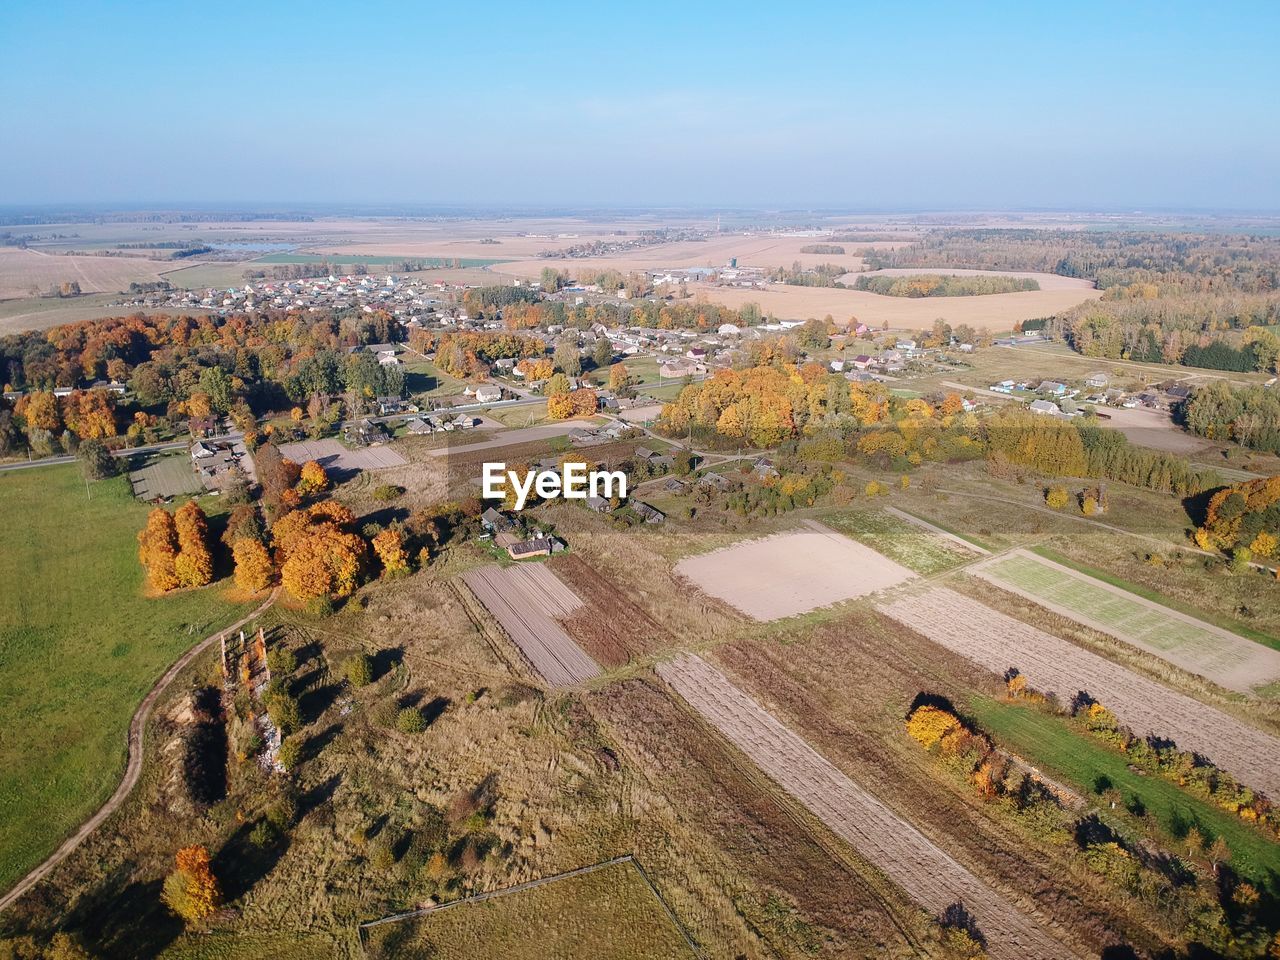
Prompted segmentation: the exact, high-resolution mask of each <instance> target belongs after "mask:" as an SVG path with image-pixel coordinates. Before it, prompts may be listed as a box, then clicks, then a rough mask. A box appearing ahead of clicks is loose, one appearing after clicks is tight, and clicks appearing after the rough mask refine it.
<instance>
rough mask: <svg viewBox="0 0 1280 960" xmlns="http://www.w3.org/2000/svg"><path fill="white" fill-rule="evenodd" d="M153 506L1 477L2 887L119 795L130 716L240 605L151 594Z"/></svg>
mask: <svg viewBox="0 0 1280 960" xmlns="http://www.w3.org/2000/svg"><path fill="white" fill-rule="evenodd" d="M146 512H147V511H146V508H145V507H144V506H142V505H141V504H139V503H137V502H136V501H135V500H134V499H133V497H132V496H131V495H130V491H129V483H128V480H127V478H125V477H116V478H114V479H112V480H109V481H103V482H100V483H97V484H94V486H93V488H92V491H91V492H87V491H86V488H85V484H84V481H83V480H82V479H81V478H80V474H79V470H78V469H77V468H76V467H75V466H58V467H47V468H44V469H42V470H30V471H19V472H17V473H6V474H3V475H0V513H3V514H4V516H5V517H7V518H16V517H22V518H23V522H22V523H21V524H18V523H12V522H6V523H4V524H2V525H0V575H2V576H3V577H4V579H5V582H6V583H7V584H10V585H11V586H12V587H13V588H12V589H5V590H3V591H0V665H3V671H0V728H3V729H4V731H5V736H4V739H3V741H0V808H3V810H4V812H5V814H4V817H3V818H0V888H5V889H7V888H8V886H9V884H10V883H11V882H12V881H13V880H15V879H16V878H17V877H19V876H21V874H22V873H24V872H25V871H26V870H27V869H28V868H30V867H31V866H34V865H35V863H36V862H38V861H39V860H40V859H41V858H42V857H43V856H44V855H45V854H47V853H48V852H49V851H50V850H52V849H53V848H54V847H55V846H56V845H57V843H58V842H59V841H60V840H61V839H62V836H63V835H64V834H66V833H68V832H69V831H70V830H71V829H72V828H73V827H75V826H76V825H77V824H79V823H80V821H82V820H83V819H85V818H86V817H87V816H88V814H89V813H90V812H92V811H93V810H95V809H96V808H97V806H98V805H99V804H100V803H101V802H102V801H103V800H104V799H105V798H106V797H107V796H108V795H109V794H110V793H111V791H112V790H113V789H114V787H115V784H116V781H117V779H118V777H119V774H120V771H121V769H122V768H123V765H124V738H125V731H126V729H127V727H128V724H129V717H130V715H131V714H132V713H133V709H134V707H135V706H136V705H137V703H138V701H139V700H141V699H142V696H143V694H144V693H145V692H146V691H147V689H148V688H149V687H150V686H151V684H152V683H153V682H154V681H155V679H156V678H158V677H159V676H160V675H161V674H162V673H163V672H164V669H165V667H167V666H168V665H169V664H170V663H172V662H173V661H174V660H176V659H177V658H178V656H179V655H180V654H181V653H182V652H183V651H184V650H185V649H186V648H187V647H190V646H192V645H194V644H195V643H196V642H197V641H199V640H200V639H202V638H203V637H204V636H205V635H207V634H208V633H210V632H211V631H212V630H214V629H216V628H217V626H218V625H219V624H225V623H230V622H231V621H233V620H234V619H236V612H237V611H239V610H241V609H243V608H242V607H241V606H238V605H237V604H234V603H231V602H229V601H228V600H226V599H225V598H224V597H223V596H222V595H221V594H220V592H219V591H218V590H216V589H214V590H202V591H196V592H183V593H176V594H173V595H170V596H166V597H161V598H155V599H152V598H148V597H146V596H144V595H143V589H142V580H143V576H142V570H141V569H140V568H139V566H138V562H137V556H136V554H137V546H136V540H135V539H134V537H135V534H136V533H137V531H138V529H139V528H140V527H141V526H142V523H143V519H144V518H145V516H146Z"/></svg>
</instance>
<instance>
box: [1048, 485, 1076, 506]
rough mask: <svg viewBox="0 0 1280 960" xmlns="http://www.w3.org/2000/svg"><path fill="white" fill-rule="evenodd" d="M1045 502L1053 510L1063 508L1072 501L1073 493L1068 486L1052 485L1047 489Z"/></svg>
mask: <svg viewBox="0 0 1280 960" xmlns="http://www.w3.org/2000/svg"><path fill="white" fill-rule="evenodd" d="M1044 502H1045V506H1047V507H1049V508H1050V509H1051V510H1061V509H1062V508H1063V507H1065V506H1066V505H1067V504H1068V503H1070V502H1071V495H1070V494H1069V493H1067V488H1066V487H1050V488H1049V489H1048V490H1046V491H1045V494H1044Z"/></svg>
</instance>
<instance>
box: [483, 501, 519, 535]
mask: <svg viewBox="0 0 1280 960" xmlns="http://www.w3.org/2000/svg"><path fill="white" fill-rule="evenodd" d="M480 523H481V525H482V526H483V527H484V528H485V529H486V530H488V531H489V532H490V533H501V532H503V531H504V530H514V529H515V526H516V522H515V521H514V520H512V519H511V518H510V517H508V516H507V515H506V514H505V513H503V512H502V511H501V510H495V509H494V508H493V507H486V508H485V511H484V512H483V513H482V514H480Z"/></svg>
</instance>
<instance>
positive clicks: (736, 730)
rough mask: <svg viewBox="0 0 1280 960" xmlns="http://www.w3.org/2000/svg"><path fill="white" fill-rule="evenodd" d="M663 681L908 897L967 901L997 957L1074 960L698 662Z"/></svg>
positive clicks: (675, 668) (687, 660) (938, 905)
mask: <svg viewBox="0 0 1280 960" xmlns="http://www.w3.org/2000/svg"><path fill="white" fill-rule="evenodd" d="M657 670H658V673H659V675H660V676H661V677H662V678H663V679H664V680H666V681H667V683H669V684H670V685H671V686H672V687H673V688H674V689H675V691H676V692H677V693H679V694H680V696H681V697H683V698H684V699H685V700H686V701H688V703H689V704H690V705H691V706H692V707H693V708H694V709H695V710H697V711H698V713H699V714H701V715H702V716H703V717H704V718H705V719H706V720H707V721H708V722H709V723H710V724H711V725H712V726H713V727H715V728H716V729H717V730H718V731H719V732H720V733H721V734H723V735H724V736H725V737H726V738H727V739H728V740H729V741H730V742H732V743H733V744H734V745H735V746H736V747H737V748H738V749H740V750H741V751H742V752H743V753H745V754H746V755H747V757H748V758H749V759H750V760H751V761H752V762H753V763H755V764H756V765H757V766H758V767H759V768H760V769H761V770H762V771H763V772H764V773H765V774H766V775H767V776H768V777H769V778H770V779H772V780H773V781H775V782H776V783H777V784H779V785H780V786H781V787H782V788H783V789H784V790H786V791H787V792H788V793H789V794H791V795H792V796H793V797H795V798H796V799H797V800H799V801H800V802H801V803H802V804H804V806H805V807H807V808H808V809H809V810H810V811H811V812H812V813H813V814H814V815H815V816H816V817H818V819H820V820H821V821H822V822H823V823H825V824H826V825H827V826H828V827H830V828H831V830H832V831H833V832H834V833H836V834H837V835H838V836H840V837H841V838H842V839H844V840H845V841H847V842H848V843H849V844H850V845H852V846H853V848H854V849H855V850H856V851H857V852H858V854H859V855H860V856H862V857H863V858H865V859H866V860H868V861H869V862H870V863H872V864H873V865H874V866H876V867H877V868H878V869H879V870H881V871H883V872H884V874H885V875H886V876H888V877H889V879H890V880H892V881H893V882H894V883H896V884H898V886H900V887H901V888H902V889H903V890H904V891H905V892H906V893H907V895H908V896H909V897H911V899H913V900H915V901H916V902H917V903H919V904H920V905H921V906H922V907H924V908H925V909H927V910H929V911H931V912H933V913H935V914H938V913H941V912H942V911H943V910H944V909H946V908H947V907H948V906H950V905H951V904H953V903H956V902H960V903H963V904H964V906H965V908H966V909H967V910H968V911H969V912H970V913H971V914H972V915H973V916H974V917H975V918H976V920H977V923H978V927H979V929H980V930H981V932H982V934H983V935H984V936H985V937H986V939H987V942H988V953H989V955H990V956H992V957H997V958H999V957H1007V958H1010V960H1014V958H1017V960H1021V958H1026V957H1037V958H1046V960H1047V958H1052V957H1070V956H1072V955H1073V954H1072V953H1071V952H1070V951H1069V950H1067V949H1066V948H1065V947H1064V946H1063V945H1062V944H1060V943H1058V942H1057V941H1056V940H1054V939H1053V938H1052V937H1050V936H1049V935H1048V934H1047V933H1046V932H1045V931H1044V930H1043V929H1042V928H1041V927H1040V926H1039V924H1037V923H1036V922H1035V921H1034V920H1032V919H1031V918H1030V917H1028V916H1026V915H1025V914H1024V913H1022V912H1021V911H1020V910H1019V909H1018V908H1016V907H1015V906H1013V905H1012V904H1011V903H1009V902H1008V901H1007V900H1006V899H1005V898H1004V897H1003V896H1001V895H1000V894H999V893H997V892H996V891H995V890H993V889H992V888H991V887H990V886H988V885H987V884H986V883H985V882H983V881H982V880H980V879H979V878H978V877H975V876H974V875H973V874H972V873H970V872H969V871H968V870H967V869H966V868H965V867H963V866H962V865H961V864H959V863H958V862H956V861H955V860H954V859H953V858H952V857H951V856H949V855H948V854H947V853H946V852H945V851H943V850H941V849H940V848H939V847H938V846H937V845H936V844H934V843H933V842H932V841H931V840H929V838H927V837H926V836H924V834H922V833H920V831H919V830H917V829H916V828H915V827H913V826H912V825H911V824H910V823H908V822H907V821H905V820H903V819H902V818H901V817H899V816H898V815H897V814H895V813H894V812H893V811H892V810H890V809H889V808H888V807H886V806H885V805H884V804H883V803H881V802H880V801H879V800H877V799H876V798H875V797H874V796H872V795H871V794H870V793H868V792H867V791H865V790H863V789H862V788H861V787H859V786H858V785H857V784H856V783H854V782H853V781H852V780H850V779H849V778H848V777H847V776H845V774H843V773H842V772H841V771H840V770H839V769H837V768H836V767H835V766H834V765H832V764H831V763H830V762H829V761H827V760H826V759H825V758H824V757H822V756H821V755H820V754H819V753H817V751H815V750H814V749H813V748H812V747H810V746H809V745H808V744H807V743H806V742H805V741H804V740H803V739H802V738H801V737H800V736H799V735H797V734H796V733H794V732H793V731H792V730H790V729H789V728H787V727H786V726H784V725H783V724H782V723H780V722H779V721H778V720H777V719H775V718H774V717H773V716H772V715H771V714H769V713H768V712H767V711H766V710H765V709H764V708H762V707H761V706H760V705H759V704H758V703H756V701H755V700H753V699H752V698H751V697H749V696H748V695H747V694H745V693H743V692H742V691H741V690H739V689H738V688H737V687H736V686H734V685H733V684H732V683H731V682H730V681H729V680H728V678H726V677H725V676H724V674H722V673H721V672H720V671H719V670H717V669H715V668H714V667H712V666H711V665H710V664H708V663H707V662H706V661H704V660H702V659H701V658H699V657H697V656H693V655H689V654H684V655H681V656H679V657H677V658H676V659H675V660H672V661H670V662H667V663H663V664H660V665H659V666H658V668H657Z"/></svg>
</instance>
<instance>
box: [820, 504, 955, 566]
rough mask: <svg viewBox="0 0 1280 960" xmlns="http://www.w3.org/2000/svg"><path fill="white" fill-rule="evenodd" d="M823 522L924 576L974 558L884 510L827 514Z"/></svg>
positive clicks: (846, 511)
mask: <svg viewBox="0 0 1280 960" xmlns="http://www.w3.org/2000/svg"><path fill="white" fill-rule="evenodd" d="M823 523H825V524H827V525H828V526H830V527H835V528H836V529H837V530H839V531H840V532H841V533H846V534H848V535H849V536H851V537H853V539H855V540H858V541H860V542H861V543H865V544H866V545H867V546H869V547H871V548H872V549H873V550H875V551H877V552H879V553H883V554H884V555H885V556H886V557H888V558H890V559H891V560H896V561H898V563H900V564H902V565H903V566H904V567H908V568H910V569H911V570H914V571H915V572H916V573H919V574H923V575H924V576H929V575H931V574H934V573H941V572H942V571H943V570H948V569H950V568H951V567H954V566H956V565H958V564H960V563H963V562H964V561H966V560H972V559H974V557H973V555H972V554H962V553H961V552H960V549H959V548H958V547H957V548H952V547H951V546H949V545H948V544H947V543H946V541H944V540H943V539H942V538H941V537H937V536H934V535H933V534H932V533H930V532H929V531H927V530H922V529H920V528H919V527H914V526H912V525H911V524H909V523H907V521H905V520H900V519H898V518H897V517H895V516H892V515H890V514H887V513H883V512H881V511H876V512H874V513H868V512H864V511H861V510H845V511H841V512H839V513H832V514H828V515H827V516H825V517H823Z"/></svg>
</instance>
